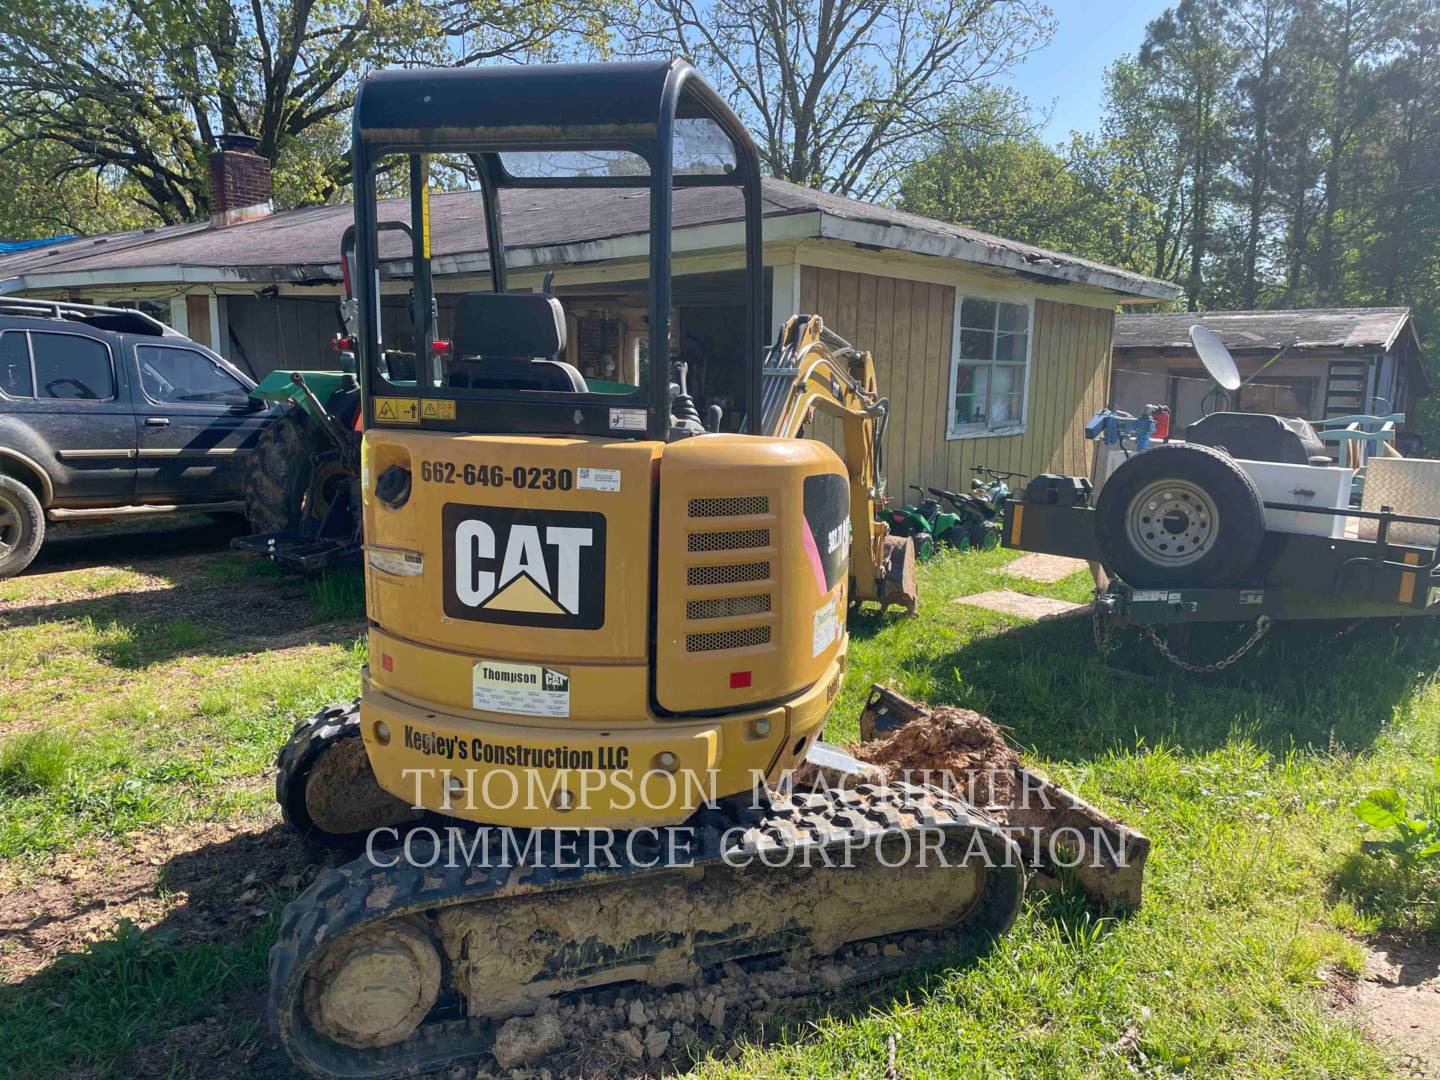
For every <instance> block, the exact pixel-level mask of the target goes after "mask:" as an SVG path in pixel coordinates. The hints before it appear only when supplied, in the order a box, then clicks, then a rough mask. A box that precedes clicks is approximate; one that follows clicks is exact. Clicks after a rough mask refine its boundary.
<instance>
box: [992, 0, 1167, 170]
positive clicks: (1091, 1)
mask: <svg viewBox="0 0 1440 1080" xmlns="http://www.w3.org/2000/svg"><path fill="white" fill-rule="evenodd" d="M1175 2H1176V0H1049V4H1050V7H1051V9H1052V10H1053V11H1054V12H1055V36H1054V37H1053V38H1052V39H1051V41H1050V44H1049V45H1047V46H1046V47H1045V48H1044V49H1042V50H1040V51H1039V52H1037V53H1034V54H1033V55H1031V56H1030V57H1029V59H1027V60H1026V61H1025V63H1024V64H1022V65H1021V66H1020V67H1019V68H1018V69H1016V71H1015V72H1014V73H1013V74H1012V75H1011V76H1010V83H1011V85H1013V86H1014V87H1015V89H1016V90H1018V91H1020V93H1022V94H1024V95H1025V96H1026V97H1027V98H1029V99H1030V101H1031V104H1032V105H1034V106H1035V108H1036V109H1037V111H1038V112H1039V113H1041V114H1042V115H1043V113H1044V112H1045V111H1046V110H1049V109H1051V108H1052V107H1053V109H1054V112H1053V114H1052V115H1051V117H1050V122H1049V124H1048V125H1047V126H1046V128H1045V129H1044V132H1043V138H1044V139H1045V141H1046V142H1050V143H1055V142H1061V141H1063V140H1065V139H1067V138H1068V137H1069V135H1070V132H1071V131H1072V130H1074V131H1082V132H1090V131H1095V130H1097V129H1098V128H1099V126H1100V113H1101V110H1102V109H1103V108H1104V100H1105V79H1104V76H1105V69H1106V68H1107V67H1108V66H1109V65H1110V62H1111V61H1112V60H1114V59H1115V58H1116V57H1118V56H1120V55H1122V54H1124V53H1127V52H1129V53H1133V52H1135V51H1136V50H1137V49H1139V48H1140V42H1141V41H1142V40H1143V39H1144V37H1145V24H1146V23H1148V22H1149V21H1150V20H1151V19H1154V18H1155V17H1156V16H1158V15H1159V14H1160V13H1161V12H1162V11H1164V10H1165V9H1166V8H1167V7H1173V6H1174V5H1175Z"/></svg>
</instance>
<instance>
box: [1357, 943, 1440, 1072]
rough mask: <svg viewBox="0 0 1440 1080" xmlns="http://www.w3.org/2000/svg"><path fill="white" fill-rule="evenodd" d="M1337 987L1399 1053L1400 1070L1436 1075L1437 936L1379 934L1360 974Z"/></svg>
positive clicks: (1439, 1049)
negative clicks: (1426, 938)
mask: <svg viewBox="0 0 1440 1080" xmlns="http://www.w3.org/2000/svg"><path fill="white" fill-rule="evenodd" d="M1336 989H1337V997H1338V998H1339V999H1340V1003H1341V1004H1342V1005H1343V1006H1345V1007H1348V1008H1353V1009H1354V1010H1355V1013H1356V1014H1357V1018H1358V1019H1359V1021H1360V1023H1361V1024H1362V1025H1363V1026H1364V1027H1365V1029H1366V1030H1367V1031H1368V1032H1369V1033H1370V1034H1371V1035H1372V1036H1373V1037H1374V1038H1376V1039H1378V1040H1379V1041H1381V1042H1383V1043H1386V1044H1388V1045H1389V1046H1390V1047H1391V1048H1392V1049H1393V1050H1394V1051H1395V1052H1396V1054H1398V1055H1399V1057H1400V1069H1401V1074H1402V1075H1404V1076H1410V1077H1415V1078H1417V1080H1440V941H1424V940H1410V941H1406V940H1401V939H1397V938H1377V939H1376V940H1374V941H1371V942H1370V943H1369V945H1368V948H1367V951H1366V956H1365V971H1364V974H1363V975H1361V977H1360V978H1359V979H1353V980H1344V981H1343V982H1341V983H1340V984H1339V985H1338V986H1337V988H1336Z"/></svg>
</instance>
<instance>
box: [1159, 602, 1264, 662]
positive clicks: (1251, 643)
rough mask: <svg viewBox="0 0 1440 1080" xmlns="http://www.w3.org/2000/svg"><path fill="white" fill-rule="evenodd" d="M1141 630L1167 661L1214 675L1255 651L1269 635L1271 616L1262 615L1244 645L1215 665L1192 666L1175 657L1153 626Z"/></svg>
mask: <svg viewBox="0 0 1440 1080" xmlns="http://www.w3.org/2000/svg"><path fill="white" fill-rule="evenodd" d="M1140 629H1141V630H1143V631H1144V632H1145V636H1146V637H1148V638H1149V639H1150V643H1151V644H1152V645H1154V646H1155V648H1156V649H1158V650H1159V651H1160V655H1161V656H1163V657H1165V659H1166V660H1169V661H1170V662H1171V663H1172V664H1174V665H1175V666H1176V667H1178V668H1183V669H1184V670H1186V671H1191V672H1194V673H1195V674H1197V675H1213V674H1214V673H1215V672H1217V671H1224V670H1225V669H1226V668H1227V667H1229V666H1230V665H1231V664H1233V663H1235V661H1237V660H1239V659H1240V658H1241V657H1242V656H1244V655H1245V654H1246V653H1248V652H1249V651H1250V650H1251V649H1253V648H1254V647H1255V646H1256V645H1257V644H1258V643H1259V641H1260V639H1261V638H1263V637H1264V636H1265V635H1266V634H1267V633H1269V631H1270V616H1269V615H1261V616H1260V617H1259V618H1258V619H1256V620H1255V630H1254V631H1253V632H1252V633H1251V635H1250V636H1249V637H1248V638H1247V639H1246V640H1245V642H1244V644H1242V645H1241V646H1240V647H1239V648H1238V649H1236V650H1235V651H1234V652H1233V653H1231V654H1230V655H1229V656H1227V657H1225V659H1223V660H1217V661H1215V663H1213V664H1192V663H1190V662H1189V661H1188V660H1182V659H1181V658H1180V657H1179V656H1177V655H1175V653H1174V652H1173V651H1171V649H1170V646H1169V645H1167V644H1165V639H1164V638H1162V637H1161V636H1160V635H1159V634H1157V633H1156V632H1155V628H1154V627H1153V626H1142V627H1141V628H1140Z"/></svg>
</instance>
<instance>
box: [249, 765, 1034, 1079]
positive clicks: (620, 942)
mask: <svg viewBox="0 0 1440 1080" xmlns="http://www.w3.org/2000/svg"><path fill="white" fill-rule="evenodd" d="M707 815H710V819H709V820H706V821H704V822H702V823H701V824H700V825H698V826H695V827H686V828H683V829H679V830H676V831H675V832H674V833H673V834H672V833H671V832H668V831H661V832H659V833H658V834H656V836H657V837H658V841H657V849H656V850H651V849H650V848H648V847H639V848H637V847H635V846H633V845H629V844H626V843H624V842H623V834H621V836H620V841H621V842H617V843H615V844H612V845H611V846H610V847H609V848H608V849H607V850H609V852H610V854H611V856H612V858H611V860H610V861H609V862H607V861H606V860H596V859H595V858H594V857H593V856H594V851H593V850H591V851H588V852H587V846H586V845H587V841H588V838H591V837H593V836H594V835H595V834H586V833H576V832H569V833H561V832H550V831H546V832H540V831H536V832H532V833H525V834H523V835H522V834H516V833H511V832H507V831H506V830H500V829H480V830H478V831H472V832H471V833H470V834H469V837H470V841H471V842H473V843H474V844H475V847H474V848H473V849H472V850H471V853H470V855H469V857H467V858H464V859H461V860H455V859H453V858H448V859H447V858H445V857H443V856H441V857H438V858H436V859H435V860H434V862H433V864H432V865H424V864H425V863H426V861H427V859H428V857H429V856H428V854H427V849H426V848H425V846H424V845H423V844H422V845H416V844H414V843H413V842H412V844H411V846H410V853H411V856H412V857H411V859H410V860H408V861H403V862H399V861H397V865H392V866H381V865H377V863H376V861H372V860H370V859H368V858H360V859H356V860H355V861H353V862H351V863H348V864H346V865H344V866H341V867H339V868H337V869H333V870H327V871H325V872H324V873H322V874H321V875H320V876H319V877H318V878H317V879H316V881H315V882H314V884H312V885H311V886H310V888H309V889H307V890H306V891H305V892H304V893H303V894H302V895H301V896H300V897H298V898H297V899H296V900H295V901H294V902H293V903H291V904H290V905H289V907H287V908H286V911H285V915H284V918H283V920H282V923H281V930H280V936H279V940H278V942H277V944H276V945H275V947H274V948H273V949H272V950H271V954H270V1019H271V1024H272V1026H273V1028H274V1030H275V1032H276V1034H277V1035H278V1037H279V1039H280V1041H281V1043H282V1044H283V1045H284V1047H285V1048H286V1050H287V1052H288V1053H289V1054H290V1056H291V1058H292V1059H293V1060H294V1061H295V1062H296V1063H297V1064H298V1065H299V1066H301V1067H302V1068H303V1069H305V1070H306V1071H308V1072H310V1073H311V1074H313V1075H316V1076H327V1077H372V1078H373V1077H386V1076H394V1075H400V1074H408V1073H412V1072H418V1071H422V1070H425V1069H434V1068H438V1067H441V1066H449V1065H455V1064H462V1063H470V1062H476V1061H479V1060H481V1059H483V1058H485V1057H486V1056H487V1055H488V1054H490V1052H491V1050H492V1048H493V1047H494V1043H495V1038H496V1034H497V1032H498V1030H499V1029H500V1027H501V1026H502V1025H503V1024H504V1023H505V1021H506V1020H507V1019H509V1018H513V1017H519V1016H526V1015H529V1014H533V1013H536V1012H537V1011H543V1010H547V1009H548V1010H555V1009H556V1005H555V1004H554V1003H553V1002H552V1001H551V999H557V998H559V999H561V1000H562V1001H563V1002H566V1003H571V1004H573V1003H574V1002H576V1001H577V1000H582V999H583V998H585V997H586V996H587V995H600V994H603V993H605V992H606V991H607V990H612V991H613V988H615V987H616V986H625V987H635V986H637V985H638V986H639V987H641V988H643V989H642V992H649V991H652V990H653V991H654V992H657V993H658V992H660V991H661V990H662V989H664V988H675V987H685V986H697V985H699V984H701V983H702V982H705V981H707V980H715V979H718V978H734V977H736V976H737V965H739V966H740V968H741V970H742V971H743V970H744V965H746V964H751V963H755V964H759V963H765V962H771V963H773V962H777V961H778V962H783V963H784V964H788V965H793V966H795V967H797V968H799V969H800V970H802V971H809V970H812V967H811V965H814V967H813V970H814V971H815V976H814V978H813V979H811V978H806V979H801V980H799V981H800V982H802V983H805V984H806V985H807V986H808V987H809V990H808V991H807V992H809V993H814V992H819V991H821V990H823V991H832V990H835V989H839V988H841V987H843V986H845V985H847V984H849V983H853V982H859V981H867V980H871V979H875V978H879V977H882V976H884V975H887V974H889V973H892V972H895V971H899V970H901V969H903V968H906V967H911V966H914V965H916V964H924V963H926V962H933V961H934V960H938V959H940V958H941V957H944V956H947V955H952V954H953V953H954V952H955V951H956V950H966V949H975V948H979V947H983V944H984V943H985V942H987V941H989V940H991V939H993V938H994V937H995V936H997V935H999V934H1002V933H1004V932H1005V931H1006V930H1008V929H1009V928H1010V926H1011V924H1012V923H1013V922H1014V920H1015V917H1016V914H1017V912H1018V910H1019V905H1020V901H1021V897H1022V895H1023V893H1024V888H1025V868H1024V864H1023V857H1022V855H1021V853H1020V852H1019V850H1018V849H1017V847H1016V845H1015V844H1014V843H1013V842H1012V841H1011V840H1010V839H1009V838H1007V837H1006V836H1005V835H1004V833H1003V832H1002V831H1001V830H1000V829H999V828H997V826H996V825H995V823H994V822H993V821H991V820H989V819H988V818H986V817H985V816H984V815H982V814H980V813H978V812H976V811H975V809H974V807H972V806H970V805H969V804H967V803H965V802H964V801H963V800H961V799H958V798H956V797H954V796H952V795H948V794H946V793H943V792H941V791H939V790H937V789H933V788H927V787H921V786H916V785H910V784H893V785H886V786H883V787H879V786H874V785H869V784H862V785H860V786H858V787H855V788H853V789H850V790H829V791H823V792H808V793H795V794H790V795H781V794H774V793H772V794H771V795H770V796H769V799H768V806H767V807H766V808H765V809H763V810H754V809H750V808H745V809H744V810H743V811H738V812H737V811H735V810H733V809H725V810H722V809H716V810H714V811H709V812H707ZM682 833H684V834H686V842H685V845H684V846H679V847H676V846H674V845H673V844H672V841H673V840H674V839H675V838H676V837H678V836H679V835H680V834H682ZM412 840H413V838H412ZM522 841H524V842H529V843H533V844H534V845H535V847H536V849H537V851H536V855H535V857H533V858H532V857H527V856H523V855H522V857H520V858H515V857H514V856H516V855H517V854H522V853H520V852H518V851H517V850H515V848H516V847H517V846H518V844H519V843H521V842H522ZM666 849H669V850H668V852H667V850H666ZM435 854H437V855H439V853H438V852H435ZM616 855H618V856H620V857H619V858H618V859H615V858H613V856H616ZM379 861H384V862H388V861H389V859H388V858H387V859H384V860H379ZM877 943H878V944H879V945H880V946H881V947H879V948H876V947H874V946H875V945H876V944H877ZM901 943H903V945H904V947H902V945H901ZM547 1002H549V1003H550V1004H548V1005H547ZM560 1015H561V1017H562V1018H563V1016H564V1012H563V1007H562V1011H561V1013H560Z"/></svg>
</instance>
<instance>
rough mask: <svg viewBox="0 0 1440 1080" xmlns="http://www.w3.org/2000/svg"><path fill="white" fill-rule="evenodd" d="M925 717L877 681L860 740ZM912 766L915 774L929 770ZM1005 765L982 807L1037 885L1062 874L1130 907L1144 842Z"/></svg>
mask: <svg viewBox="0 0 1440 1080" xmlns="http://www.w3.org/2000/svg"><path fill="white" fill-rule="evenodd" d="M930 715H931V714H930V713H929V711H928V710H927V709H926V708H925V707H924V706H923V705H921V704H918V703H916V702H914V701H911V700H910V699H909V698H907V697H904V696H902V695H900V694H898V693H896V692H895V691H894V690H891V689H890V688H889V687H886V686H880V685H878V684H877V685H875V686H872V687H871V689H870V698H869V700H868V701H867V702H866V703H865V709H864V711H863V712H862V713H861V714H860V739H861V742H862V744H863V743H870V742H873V741H875V740H877V739H884V738H887V737H889V736H891V735H893V734H895V733H896V732H897V731H900V730H901V729H902V728H904V727H905V726H906V725H908V724H912V723H916V722H924V721H926V720H927V718H928V717H929V716H930ZM857 752H858V751H857ZM916 764H917V765H920V766H921V768H919V769H917V770H916V771H917V772H920V773H922V774H923V773H926V772H928V771H929V770H928V769H925V768H924V767H923V766H924V763H916ZM1010 767H1011V768H1013V769H1014V772H1015V776H1014V780H1013V782H1012V783H1006V784H992V785H987V787H989V789H990V790H992V791H995V792H1003V793H1004V795H1005V798H1004V801H1003V802H1001V803H999V804H997V805H987V806H985V808H984V809H985V812H986V813H987V814H989V815H990V816H992V817H994V818H995V819H996V820H997V821H999V822H1000V823H1002V824H1003V825H1004V826H1005V828H1006V829H1007V830H1008V831H1009V832H1010V833H1011V835H1012V836H1014V837H1017V838H1019V839H1020V840H1021V843H1020V846H1021V848H1022V849H1023V850H1024V851H1025V853H1026V857H1027V858H1028V859H1030V861H1031V863H1032V867H1033V869H1034V870H1035V872H1036V873H1037V875H1039V877H1040V878H1041V881H1040V882H1039V883H1040V884H1048V883H1051V882H1053V881H1055V880H1057V879H1058V878H1059V877H1060V876H1061V875H1063V874H1069V875H1072V876H1073V878H1074V880H1075V882H1076V884H1077V885H1079V887H1080V889H1081V890H1082V891H1083V892H1084V893H1085V894H1086V896H1088V897H1089V898H1090V899H1091V900H1094V901H1096V902H1098V903H1100V904H1102V905H1104V906H1106V907H1109V908H1112V909H1117V910H1128V909H1133V908H1138V907H1139V906H1140V900H1141V892H1142V885H1143V882H1144V874H1145V859H1146V858H1147V856H1149V854H1150V840H1149V838H1148V837H1146V836H1145V835H1143V834H1142V833H1140V832H1138V831H1136V830H1135V829H1133V828H1131V827H1130V826H1129V825H1126V824H1125V823H1123V822H1121V821H1119V820H1117V819H1115V818H1113V817H1111V816H1110V815H1109V814H1106V813H1105V812H1104V811H1102V810H1099V809H1097V808H1095V807H1093V806H1091V805H1090V804H1089V803H1087V802H1086V801H1085V800H1084V799H1082V798H1080V797H1079V796H1078V795H1076V794H1074V793H1073V792H1071V791H1067V790H1066V789H1065V788H1063V787H1061V786H1060V785H1059V784H1057V783H1055V782H1054V781H1053V780H1050V779H1048V778H1047V777H1045V776H1042V775H1040V774H1039V773H1037V772H1034V771H1033V770H1030V769H1027V768H1025V767H1024V766H1023V765H1013V766H1010ZM927 779H929V777H927Z"/></svg>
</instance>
